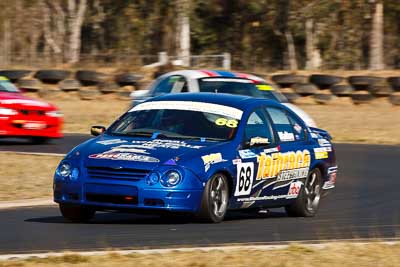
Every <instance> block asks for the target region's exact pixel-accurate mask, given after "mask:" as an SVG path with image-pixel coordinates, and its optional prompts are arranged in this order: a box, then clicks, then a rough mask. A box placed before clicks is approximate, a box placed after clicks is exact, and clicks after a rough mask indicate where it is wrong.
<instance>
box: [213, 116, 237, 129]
mask: <svg viewBox="0 0 400 267" xmlns="http://www.w3.org/2000/svg"><path fill="white" fill-rule="evenodd" d="M215 124H216V125H218V126H226V127H229V128H236V127H237V126H238V121H237V120H228V119H226V118H218V119H216V120H215Z"/></svg>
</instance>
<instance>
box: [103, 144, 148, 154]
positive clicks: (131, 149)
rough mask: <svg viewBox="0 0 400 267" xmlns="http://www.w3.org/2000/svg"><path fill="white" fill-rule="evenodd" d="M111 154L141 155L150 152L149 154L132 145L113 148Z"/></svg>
mask: <svg viewBox="0 0 400 267" xmlns="http://www.w3.org/2000/svg"><path fill="white" fill-rule="evenodd" d="M110 152H131V153H139V154H149V152H147V151H146V150H144V149H138V148H135V147H134V146H132V145H120V146H116V147H113V148H111V151H110Z"/></svg>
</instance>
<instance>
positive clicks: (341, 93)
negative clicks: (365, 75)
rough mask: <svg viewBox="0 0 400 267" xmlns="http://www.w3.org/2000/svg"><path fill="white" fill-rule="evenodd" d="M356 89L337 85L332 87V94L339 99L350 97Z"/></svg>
mask: <svg viewBox="0 0 400 267" xmlns="http://www.w3.org/2000/svg"><path fill="white" fill-rule="evenodd" d="M353 91H354V89H353V87H351V85H348V84H335V85H333V86H332V87H331V93H332V94H334V95H336V96H338V97H346V96H350V95H351V94H352V93H353Z"/></svg>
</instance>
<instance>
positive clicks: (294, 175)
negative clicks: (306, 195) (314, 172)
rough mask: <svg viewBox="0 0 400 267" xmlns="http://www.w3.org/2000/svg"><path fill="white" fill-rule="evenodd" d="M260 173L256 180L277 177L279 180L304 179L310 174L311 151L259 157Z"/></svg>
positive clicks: (279, 153)
mask: <svg viewBox="0 0 400 267" xmlns="http://www.w3.org/2000/svg"><path fill="white" fill-rule="evenodd" d="M258 162H259V166H258V171H257V176H256V180H263V179H270V178H275V177H277V178H278V179H279V180H282V181H285V180H291V179H299V178H304V177H306V176H307V174H308V169H309V167H310V163H311V157H310V151H308V150H306V149H305V150H303V151H300V150H298V151H296V152H294V151H290V152H285V153H281V152H278V153H273V154H270V155H267V154H265V153H261V155H260V156H258Z"/></svg>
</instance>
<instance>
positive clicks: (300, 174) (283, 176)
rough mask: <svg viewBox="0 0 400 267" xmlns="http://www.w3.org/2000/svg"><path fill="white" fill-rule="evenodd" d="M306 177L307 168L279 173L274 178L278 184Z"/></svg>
mask: <svg viewBox="0 0 400 267" xmlns="http://www.w3.org/2000/svg"><path fill="white" fill-rule="evenodd" d="M307 175H308V167H305V168H298V169H294V170H287V171H281V172H280V173H279V174H278V177H277V178H276V179H277V181H278V182H282V181H289V180H293V179H301V178H306V177H307Z"/></svg>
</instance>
